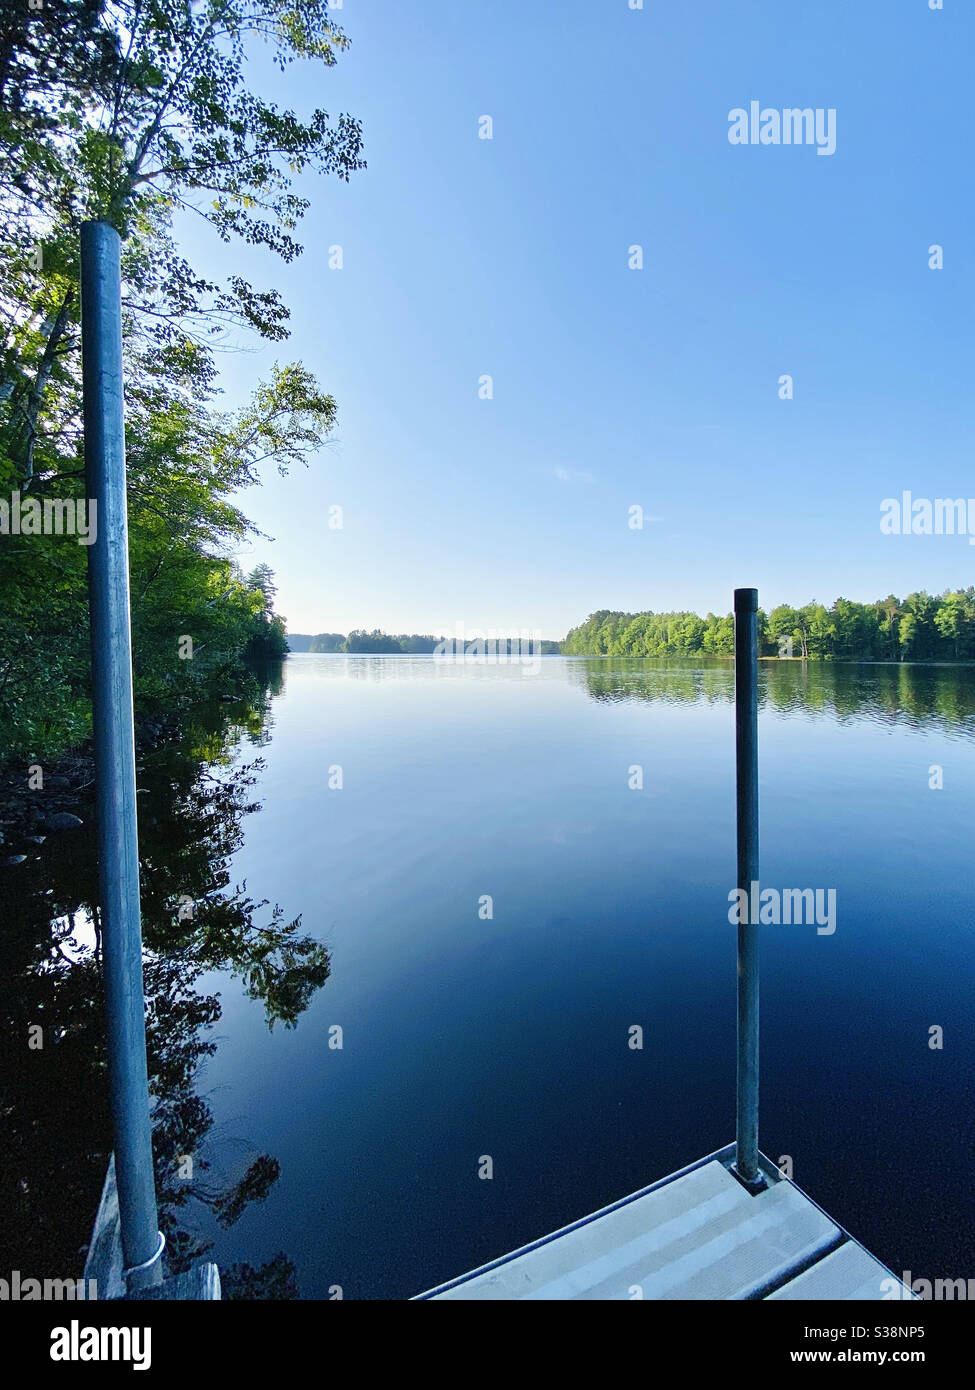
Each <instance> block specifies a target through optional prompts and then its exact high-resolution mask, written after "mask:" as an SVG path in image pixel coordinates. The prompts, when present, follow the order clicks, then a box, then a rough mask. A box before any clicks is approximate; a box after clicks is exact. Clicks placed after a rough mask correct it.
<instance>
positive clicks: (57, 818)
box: [44, 811, 84, 832]
mask: <svg viewBox="0 0 975 1390" xmlns="http://www.w3.org/2000/svg"><path fill="white" fill-rule="evenodd" d="M79 825H84V821H83V820H82V819H81V817H80V816H73V815H72V814H71V812H70V811H58V813H57V814H56V815H53V816H48V818H47V820H46V821H45V822H44V829H45V830H47V831H49V832H50V831H57V830H77V829H78V826H79Z"/></svg>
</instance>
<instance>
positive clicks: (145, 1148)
mask: <svg viewBox="0 0 975 1390" xmlns="http://www.w3.org/2000/svg"><path fill="white" fill-rule="evenodd" d="M120 247H121V244H120V241H119V235H118V233H117V232H116V230H115V228H114V227H112V226H110V225H109V224H108V223H107V222H86V223H85V224H84V225H83V226H82V228H81V312H82V321H81V345H82V373H83V383H84V417H85V471H86V480H87V491H88V499H89V506H90V507H91V505H92V504H94V517H93V520H92V525H93V526H94V527H95V528H96V529H95V537H96V538H95V540H94V542H93V543H92V544H91V545H89V547H88V592H89V599H90V606H91V652H92V682H93V727H94V741H95V777H96V797H97V812H98V869H99V886H100V895H99V896H100V904H101V925H102V957H103V962H104V967H103V968H104V978H105V1006H106V1022H107V1033H108V1064H109V1087H110V1094H111V1104H112V1119H113V1122H114V1129H115V1172H116V1178H117V1183H118V1198H119V1220H120V1225H121V1235H122V1253H123V1258H124V1263H125V1266H126V1269H127V1270H128V1271H131V1272H130V1273H129V1274H128V1287H129V1289H130V1291H135V1290H138V1289H143V1288H147V1287H150V1286H152V1285H156V1284H158V1283H160V1282H161V1279H162V1262H161V1260H160V1259H158V1258H154V1257H156V1256H157V1252H158V1249H159V1244H160V1237H159V1225H158V1213H157V1210H156V1191H155V1182H154V1179H153V1165H152V1132H151V1127H150V1117H149V1085H148V1078H147V1068H146V1018H145V998H144V993H143V982H142V925H141V913H140V907H139V843H138V831H137V824H136V788H135V729H134V719H133V711H132V640H131V632H130V626H129V546H128V522H127V513H126V487H125V427H124V417H123V403H122V304H121V270H120ZM142 1265H148V1267H147V1268H144V1269H136V1268H135V1267H136V1266H142Z"/></svg>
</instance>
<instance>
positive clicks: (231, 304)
mask: <svg viewBox="0 0 975 1390" xmlns="http://www.w3.org/2000/svg"><path fill="white" fill-rule="evenodd" d="M120 35H121V36H123V38H120V37H119V36H120ZM251 42H257V43H265V44H267V45H268V47H269V50H270V53H271V55H272V57H273V58H274V60H275V61H276V62H277V64H278V65H279V66H280V67H281V68H285V67H287V65H288V64H289V63H291V62H292V61H294V60H295V59H297V58H312V59H317V60H318V61H319V62H320V63H321V64H323V65H325V66H331V65H332V64H334V62H335V61H336V56H337V54H338V53H339V52H340V51H341V50H342V49H343V48H345V47H346V46H347V45H346V39H345V36H344V34H343V33H342V31H341V29H339V28H338V27H337V26H336V25H335V24H334V22H333V21H332V20H331V19H330V18H329V15H328V12H327V8H326V5H325V4H324V3H323V0H246V3H244V0H226V3H222V4H221V5H219V6H188V5H186V4H183V3H179V0H154V3H153V4H151V5H146V4H144V3H142V0H116V3H115V4H114V5H113V6H112V7H111V11H109V10H108V9H106V8H105V7H103V6H100V5H97V4H84V3H77V0H44V5H43V9H42V10H34V9H32V8H31V7H29V6H28V5H27V4H26V2H25V3H23V4H15V5H6V6H4V7H3V13H2V17H0V170H2V173H0V218H2V232H0V305H2V316H3V327H2V330H0V497H2V498H5V499H7V501H8V504H9V502H10V499H11V498H14V497H19V498H20V499H22V500H30V499H37V500H38V501H40V502H44V501H50V500H51V499H79V498H82V497H84V496H85V495H86V492H85V459H84V437H83V431H82V394H81V362H80V357H81V354H80V304H79V274H80V265H79V259H80V257H79V235H80V227H81V224H82V222H84V221H86V220H102V221H107V222H109V223H111V224H112V225H113V226H115V227H116V229H117V230H118V231H119V233H120V235H121V237H122V276H123V315H124V319H123V336H124V345H125V346H124V351H125V373H126V400H125V409H126V447H127V464H128V506H129V543H130V567H131V602H132V629H133V643H134V668H135V699H136V710H137V715H141V716H145V717H151V715H152V713H153V711H156V710H167V711H172V710H173V709H178V708H180V707H182V706H184V705H186V704H189V703H191V702H193V701H198V700H199V699H201V698H204V697H207V696H215V695H218V694H223V693H225V692H226V691H228V690H229V691H230V692H231V693H238V692H239V690H240V689H241V687H242V684H243V683H244V681H245V676H246V672H245V669H244V663H245V661H246V660H247V659H249V658H251V657H255V656H268V657H273V656H275V655H281V654H283V653H284V651H285V650H286V648H285V642H284V624H283V620H282V619H281V618H280V617H278V616H277V615H276V614H275V613H274V610H273V594H274V586H273V580H272V576H271V573H270V571H269V570H268V569H267V568H266V567H259V568H258V569H257V570H255V571H253V572H252V573H250V574H247V573H245V572H244V571H243V570H242V568H241V567H240V566H239V564H238V563H236V562H235V559H234V556H235V555H238V554H240V553H241V551H242V550H243V549H245V547H246V542H247V541H248V539H249V538H250V537H252V536H254V535H255V534H257V532H256V527H255V526H254V524H253V523H252V522H251V521H250V520H249V519H248V518H247V517H246V516H245V515H244V513H243V512H242V511H241V510H240V508H239V507H238V505H237V504H236V498H237V497H238V495H239V494H240V493H241V492H242V491H244V490H246V489H248V488H251V487H255V486H258V485H259V484H260V483H261V481H262V474H263V472H264V471H269V472H273V470H277V472H278V473H280V474H285V473H287V472H288V470H289V469H290V468H293V467H295V466H299V465H305V464H307V463H308V462H309V461H310V460H311V458H312V457H313V456H314V454H315V452H316V451H317V450H318V448H319V447H320V445H321V444H322V443H323V441H324V440H325V439H326V438H327V437H328V436H329V434H330V433H331V431H332V429H333V426H334V424H335V419H336V404H335V401H334V399H333V398H332V396H330V395H329V394H328V393H327V392H326V391H324V390H323V389H322V388H321V386H319V384H318V383H317V382H316V380H315V379H314V377H313V376H312V374H311V373H310V372H309V371H308V370H307V369H306V368H305V367H303V366H302V365H301V363H298V362H286V361H285V362H280V363H275V364H274V365H273V366H271V367H270V369H269V371H268V374H267V377H266V379H265V380H264V381H263V382H262V383H261V384H260V385H259V386H258V387H257V389H256V390H255V391H254V393H253V396H252V398H251V399H250V400H249V401H247V402H246V403H245V404H243V405H242V406H239V407H238V408H236V409H227V408H224V406H223V405H222V403H221V400H220V391H219V386H218V371H219V367H220V364H221V360H222V359H221V354H223V355H224V357H225V356H226V354H227V353H230V352H233V351H236V350H239V349H240V348H241V346H242V344H246V342H247V340H248V339H250V340H251V342H253V341H255V340H256V341H261V340H263V341H265V342H270V343H281V342H283V341H284V340H285V339H286V338H287V336H288V308H287V306H286V305H285V304H284V303H283V302H282V300H281V298H280V296H279V295H278V293H277V291H275V290H274V289H268V288H262V287H259V286H255V285H252V284H250V283H248V281H247V280H245V279H244V278H243V277H241V276H240V275H238V274H230V275H228V276H227V278H226V279H225V280H224V281H223V282H222V283H215V282H212V281H210V280H208V279H206V278H205V277H203V276H202V275H201V274H200V273H199V272H198V271H197V270H196V269H195V268H194V266H193V265H192V264H191V263H190V261H189V260H187V258H186V256H185V254H184V251H183V249H182V246H181V243H180V240H179V227H180V221H179V219H186V218H190V219H192V220H193V222H194V223H195V225H196V226H197V227H199V226H201V225H202V224H203V223H205V224H208V226H209V228H210V229H211V230H212V232H213V234H214V235H215V236H216V237H218V238H220V239H221V240H222V241H224V242H227V243H234V242H237V243H242V244H247V245H249V246H252V247H258V248H263V249H264V250H265V251H267V252H269V253H271V254H272V256H278V257H280V258H281V259H282V260H284V261H291V260H292V259H293V258H294V257H295V256H297V255H298V254H299V252H300V251H301V247H300V245H299V243H298V242H297V241H296V240H295V236H294V232H295V229H296V227H297V225H298V222H299V221H300V219H301V217H302V215H303V214H304V212H305V210H306V207H307V204H306V201H305V200H304V199H303V198H301V197H299V196H298V195H297V194H296V193H295V192H294V191H293V189H292V182H293V179H294V177H295V175H297V174H300V173H302V172H303V171H312V172H318V173H320V174H323V175H329V176H333V177H335V178H338V179H343V180H345V179H348V178H349V177H350V176H351V175H352V174H353V173H354V172H355V171H356V170H358V169H360V168H362V167H363V161H362V158H361V148H360V147H361V132H360V127H359V123H358V122H357V121H356V120H354V119H353V118H352V117H349V116H346V115H340V116H338V117H335V118H332V117H330V116H329V114H328V113H327V112H326V111H324V110H316V111H314V112H313V113H312V114H311V116H310V117H309V118H308V119H304V120H303V119H300V118H299V117H298V116H296V115H295V114H294V112H292V111H289V110H283V109H280V108H279V107H278V106H276V105H275V104H274V103H272V102H269V101H266V100H264V99H263V98H262V97H261V95H260V94H259V93H258V92H256V91H254V90H253V89H252V87H251V86H250V85H249V80H248V78H249V74H248V71H247V67H246V62H245V58H244V45H245V44H248V43H251ZM201 219H202V222H201ZM0 529H2V530H10V529H12V528H0ZM86 557H87V547H86V546H85V545H80V544H78V541H77V538H76V537H75V536H71V535H41V534H21V535H14V534H0V747H2V748H3V756H4V758H5V759H8V760H9V759H23V758H25V757H27V758H44V757H47V758H50V757H54V756H57V755H58V754H59V753H61V752H63V751H64V750H66V749H68V748H71V747H74V746H76V745H78V744H79V743H80V742H82V741H83V740H84V739H85V738H86V736H87V734H88V732H89V729H90V700H89V680H90V672H89V651H88V640H89V639H88V631H89V624H88V598H87V581H86Z"/></svg>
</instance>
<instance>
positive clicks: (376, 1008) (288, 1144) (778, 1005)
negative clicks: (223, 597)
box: [205, 656, 975, 1298]
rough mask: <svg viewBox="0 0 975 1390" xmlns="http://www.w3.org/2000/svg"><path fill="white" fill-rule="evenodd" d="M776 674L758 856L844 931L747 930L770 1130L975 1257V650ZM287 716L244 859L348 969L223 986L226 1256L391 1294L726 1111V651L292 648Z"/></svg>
mask: <svg viewBox="0 0 975 1390" xmlns="http://www.w3.org/2000/svg"><path fill="white" fill-rule="evenodd" d="M760 675H761V681H762V690H763V703H762V710H761V725H760V738H761V772H762V778H761V798H762V799H761V817H762V881H763V883H764V884H768V885H776V886H779V887H824V888H835V890H836V893H837V922H836V931H835V933H833V934H832V935H826V934H820V933H817V931H816V928H815V926H780V927H769V928H766V929H765V930H764V933H763V938H764V939H763V958H762V1049H763V1071H762V1125H761V1135H762V1145H763V1148H764V1150H765V1151H766V1152H767V1153H768V1154H769V1155H770V1156H771V1157H773V1158H774V1159H776V1160H779V1159H781V1158H782V1157H783V1156H784V1155H790V1156H791V1158H792V1160H793V1174H794V1177H795V1179H796V1181H797V1182H798V1183H799V1184H800V1186H803V1187H805V1188H806V1190H807V1191H808V1192H809V1193H810V1194H811V1195H813V1196H814V1197H815V1198H816V1200H817V1201H818V1202H820V1203H821V1204H822V1205H824V1206H825V1207H826V1209H827V1210H828V1211H829V1212H830V1213H832V1214H833V1215H834V1216H835V1217H836V1218H837V1219H838V1220H840V1221H842V1222H843V1223H844V1224H845V1225H846V1226H847V1227H848V1228H849V1229H850V1230H852V1231H853V1233H854V1234H855V1235H856V1236H857V1237H858V1239H860V1240H861V1241H863V1242H864V1243H865V1244H866V1245H867V1247H868V1248H869V1249H871V1250H872V1251H874V1252H875V1253H876V1254H877V1255H878V1256H879V1257H880V1258H881V1259H883V1260H884V1261H886V1262H888V1263H889V1264H890V1266H891V1267H892V1268H893V1269H895V1270H896V1271H898V1272H901V1271H903V1270H906V1269H911V1270H912V1271H914V1274H915V1276H917V1275H922V1276H925V1277H932V1278H933V1277H941V1276H945V1277H947V1276H949V1275H950V1276H954V1277H967V1276H968V1275H971V1274H973V1273H975V1269H973V1264H975V1261H973V1260H972V1250H973V1244H975V1242H973V1239H972V1236H973V1227H975V1219H973V1207H972V1203H971V1165H972V1156H973V1148H975V1128H973V1123H972V1106H971V1078H972V1075H973V1066H975V1039H973V1036H972V1030H971V1027H970V1019H971V996H972V955H973V946H972V940H973V928H972V924H973V921H975V883H973V875H972V872H971V866H972V845H973V843H975V795H973V791H975V742H973V739H975V672H971V671H967V670H958V669H952V668H946V667H943V668H940V669H930V668H927V669H925V668H919V667H888V666H853V665H842V666H832V667H830V666H825V665H806V666H803V665H801V664H799V663H790V664H785V663H781V664H777V665H771V664H770V663H762V666H761V673H760ZM272 719H273V730H272V737H271V741H270V743H269V745H268V746H267V748H266V750H265V757H266V764H267V766H266V771H265V772H264V774H263V776H262V777H261V778H260V780H259V782H258V784H257V787H256V792H257V794H258V795H259V796H260V798H261V799H262V800H263V802H264V809H263V810H262V811H261V812H260V813H259V814H255V815H253V816H252V817H250V818H249V820H248V822H247V825H246V840H245V842H244V844H243V846H242V847H241V849H240V851H239V853H238V854H237V856H236V858H235V861H234V866H233V867H234V876H235V878H238V879H240V878H246V879H247V882H248V886H249V889H250V890H251V891H252V892H259V893H260V895H261V896H262V897H269V898H270V899H271V900H272V901H273V902H279V903H280V904H281V905H282V907H283V908H284V911H285V915H286V916H287V917H289V918H290V917H292V916H295V915H297V914H298V913H301V914H302V925H303V928H304V930H305V931H308V932H310V933H311V934H312V935H313V936H315V937H316V938H318V939H320V940H321V941H323V942H324V943H325V944H326V945H327V947H328V950H329V952H330V956H331V970H332V973H331V976H330V978H329V979H328V981H327V982H326V983H325V985H324V986H323V987H322V988H321V989H320V990H319V991H318V992H317V994H316V996H315V997H314V999H313V1000H312V1002H311V1003H310V1004H309V1006H308V1008H307V1010H306V1011H305V1012H304V1014H303V1015H302V1016H301V1019H300V1021H299V1023H298V1026H297V1027H296V1028H295V1029H293V1030H291V1031H288V1030H285V1029H281V1028H275V1029H274V1031H273V1032H269V1031H268V1029H267V1027H266V1025H265V1023H264V1020H263V1016H262V1012H261V1010H260V1009H259V1008H258V1007H255V1006H254V1004H253V1003H252V1002H250V1001H248V1000H247V999H245V998H242V997H241V996H240V992H239V990H238V991H234V990H233V989H227V987H226V984H225V983H224V984H223V985H222V986H221V988H222V990H223V1006H224V1007H223V1018H222V1020H221V1023H220V1032H221V1034H222V1041H221V1043H220V1046H219V1050H218V1052H217V1053H216V1055H215V1057H214V1058H213V1059H212V1060H211V1062H210V1063H209V1064H208V1066H207V1068H206V1072H205V1089H207V1090H208V1091H209V1093H210V1094H209V1103H210V1105H211V1107H212V1108H213V1110H214V1112H215V1116H216V1118H217V1128H218V1129H219V1130H220V1131H222V1133H223V1135H224V1142H226V1143H228V1144H229V1143H231V1142H233V1141H235V1140H238V1141H239V1140H245V1141H246V1142H247V1143H248V1144H250V1145H254V1146H256V1147H257V1148H259V1149H261V1150H265V1149H266V1150H267V1151H269V1152H270V1153H272V1154H273V1155H274V1156H275V1157H276V1158H278V1159H279V1161H280V1163H281V1176H280V1179H279V1181H278V1182H277V1184H276V1186H275V1188H274V1189H273V1190H272V1192H271V1195H270V1196H269V1197H268V1199H267V1200H266V1202H264V1203H263V1204H261V1205H255V1206H253V1207H252V1208H250V1209H249V1210H248V1212H247V1213H246V1214H245V1216H244V1217H243V1218H242V1219H241V1221H240V1222H239V1224H238V1225H237V1226H236V1227H235V1228H234V1229H233V1231H232V1232H228V1233H227V1234H226V1236H224V1237H223V1238H221V1239H220V1240H219V1241H218V1244H217V1247H216V1257H217V1258H218V1259H219V1260H222V1261H227V1262H230V1261H233V1260H241V1259H247V1260H249V1261H251V1262H252V1263H253V1262H256V1261H259V1260H265V1259H267V1258H269V1257H270V1256H271V1255H273V1254H274V1253H275V1252H276V1251H277V1250H279V1249H283V1250H284V1251H285V1252H286V1253H287V1255H288V1256H289V1258H290V1259H292V1260H293V1261H294V1262H295V1264H296V1267H297V1275H298V1283H299V1287H300V1290H301V1294H302V1296H303V1297H327V1296H328V1290H329V1288H330V1287H332V1286H335V1285H338V1286H340V1287H341V1288H342V1290H343V1293H344V1296H345V1297H346V1298H376V1297H397V1298H399V1297H404V1296H408V1295H410V1294H413V1293H416V1292H419V1291H421V1290H422V1289H424V1288H426V1287H429V1286H430V1285H432V1284H434V1283H436V1282H437V1281H439V1280H442V1279H446V1278H448V1277H451V1276H453V1275H456V1274H459V1273H461V1272H462V1271H464V1270H466V1269H468V1268H470V1267H472V1266H474V1265H476V1264H478V1263H480V1262H482V1261H484V1260H487V1259H490V1258H492V1257H494V1256H496V1255H499V1254H501V1253H503V1252H505V1251H507V1250H509V1249H513V1248H514V1247H516V1246H518V1245H520V1244H523V1243H524V1242H526V1241H528V1240H530V1239H532V1238H533V1237H536V1236H538V1235H541V1234H543V1233H545V1232H547V1231H548V1230H552V1229H555V1228H556V1227H558V1226H559V1225H561V1224H563V1223H565V1222H567V1221H570V1220H573V1219H575V1218H576V1217H579V1216H581V1215H583V1214H585V1213H587V1212H589V1211H592V1210H594V1209H595V1208H597V1207H599V1206H601V1205H603V1204H605V1203H607V1202H610V1201H613V1200H615V1199H616V1198H619V1197H622V1196H624V1195H625V1194H626V1193H628V1192H630V1191H632V1190H634V1189H636V1188H638V1187H640V1186H642V1185H643V1184H645V1183H647V1182H649V1181H652V1180H653V1179H655V1178H657V1177H662V1176H663V1175H665V1174H666V1173H668V1172H670V1171H672V1170H673V1169H675V1168H677V1167H680V1166H682V1165H683V1164H685V1163H687V1162H690V1161H691V1160H693V1159H695V1158H698V1157H700V1156H702V1155H703V1154H705V1153H708V1152H710V1151H712V1150H713V1149H715V1148H718V1147H719V1146H720V1145H723V1144H725V1143H726V1142H728V1141H729V1140H730V1139H732V1138H733V1130H734V1048H735V929H734V928H733V927H732V926H731V925H730V924H729V921H728V915H727V914H728V892H729V889H730V888H732V887H733V886H734V872H735V826H734V736H733V672H732V667H731V665H730V663H725V662H713V663H699V662H693V663H692V662H678V663H672V664H671V663H667V662H644V661H625V660H579V659H560V658H549V659H545V660H543V661H542V662H541V669H540V670H539V671H537V672H535V673H530V672H528V671H527V670H522V669H521V668H520V667H518V666H479V665H473V664H464V663H463V662H459V663H457V664H452V663H444V662H439V661H438V662H435V661H434V660H433V659H432V658H425V657H417V658H385V657H380V658H369V657H360V658H341V657H315V656H296V657H292V658H291V659H289V661H288V662H287V665H286V671H285V680H284V689H283V692H282V694H281V695H280V696H279V697H278V698H277V699H276V700H275V701H274V703H273V707H272ZM935 764H937V765H939V766H940V767H941V768H942V769H943V774H942V775H943V782H944V786H943V788H942V789H941V790H935V789H932V788H931V787H930V786H929V782H930V780H931V774H930V772H929V769H930V768H931V767H932V766H933V765H935ZM634 766H639V767H642V770H643V788H642V790H634V789H631V787H630V785H629V783H630V781H631V780H636V779H634V778H633V776H632V774H631V772H630V769H631V768H633V767H634ZM330 768H331V769H333V772H332V780H333V781H334V780H335V769H338V768H340V769H341V779H342V787H341V789H340V790H339V789H332V790H330V789H329V776H330V774H329V769H330ZM485 894H488V895H490V897H491V899H492V902H493V917H492V918H491V919H489V920H485V919H484V918H483V917H482V916H481V915H480V913H481V912H483V911H484V909H483V908H482V909H479V903H480V901H481V898H482V895H485ZM634 1024H639V1025H640V1026H641V1027H642V1028H643V1035H644V1046H643V1049H642V1050H635V1049H633V1048H631V1047H630V1046H629V1037H630V1033H629V1030H630V1028H631V1026H632V1025H634ZM335 1025H338V1026H339V1027H340V1028H341V1029H342V1048H341V1050H338V1049H337V1048H335V1047H331V1048H330V1046H329V1037H330V1029H332V1028H333V1027H334V1026H335ZM933 1025H939V1026H940V1027H941V1028H943V1030H944V1046H943V1048H942V1049H941V1050H935V1049H932V1048H931V1047H929V1029H930V1027H932V1026H933ZM332 1036H333V1038H334V1037H335V1036H336V1035H334V1034H333V1035H332ZM482 1155H490V1157H491V1158H492V1159H493V1170H494V1176H493V1178H492V1179H491V1180H490V1181H488V1180H483V1179H480V1178H479V1177H478V1165H479V1160H480V1158H481V1156H482Z"/></svg>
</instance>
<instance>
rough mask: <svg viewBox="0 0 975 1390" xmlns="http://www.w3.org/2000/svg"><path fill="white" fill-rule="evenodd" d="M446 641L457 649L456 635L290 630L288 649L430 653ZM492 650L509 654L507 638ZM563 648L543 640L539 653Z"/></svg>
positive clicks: (553, 653) (554, 652)
mask: <svg viewBox="0 0 975 1390" xmlns="http://www.w3.org/2000/svg"><path fill="white" fill-rule="evenodd" d="M443 642H447V643H449V644H450V645H449V646H448V648H447V650H448V652H450V653H452V652H454V641H453V638H450V637H446V638H445V637H431V636H429V635H428V634H425V635H423V636H421V635H420V634H419V633H416V632H410V633H405V632H403V633H399V634H398V635H397V636H393V635H391V634H389V633H387V632H380V631H379V629H378V628H374V629H373V631H372V632H366V631H364V630H363V629H362V628H355V629H354V630H353V631H352V632H350V633H349V634H348V636H346V634H345V633H344V632H319V633H318V635H317V636H315V637H310V636H309V635H308V634H307V633H303V632H289V633H288V649H289V650H290V651H292V652H348V653H352V654H353V655H359V654H363V653H365V654H368V655H370V656H384V655H393V656H413V655H416V656H429V655H431V654H432V653H433V652H434V651H435V650H436V649H437V647H439V646H440V645H441V643H443ZM515 649H516V652H517V650H518V639H515ZM460 650H462V648H460ZM490 650H491V651H492V652H495V651H497V652H498V653H508V652H509V640H508V639H507V638H505V637H502V638H499V639H498V640H497V642H496V643H494V644H492V646H491V649H490ZM522 650H523V648H522ZM560 650H561V644H560V643H559V642H549V641H544V642H539V644H538V654H539V655H540V656H558V655H559V652H560Z"/></svg>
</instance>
